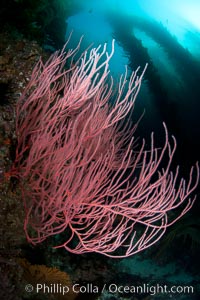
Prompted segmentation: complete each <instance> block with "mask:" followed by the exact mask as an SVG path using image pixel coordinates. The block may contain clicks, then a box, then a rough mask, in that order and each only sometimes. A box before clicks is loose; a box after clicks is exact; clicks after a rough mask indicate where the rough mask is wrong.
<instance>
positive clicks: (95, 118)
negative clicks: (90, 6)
mask: <svg viewBox="0 0 200 300" xmlns="http://www.w3.org/2000/svg"><path fill="white" fill-rule="evenodd" d="M80 42H81V41H80ZM65 47H66V45H65ZM65 47H64V48H63V49H62V50H61V51H60V52H56V53H55V54H53V55H52V56H51V57H50V58H49V60H48V61H47V62H46V63H45V64H43V62H42V60H41V59H40V60H39V62H38V63H37V65H36V66H35V68H34V70H33V73H32V76H31V78H30V81H29V83H28V85H27V87H26V88H25V90H24V92H23V94H22V96H21V97H20V99H19V101H18V103H17V107H16V132H17V138H18V146H17V150H16V160H15V164H14V169H13V174H15V175H16V176H17V177H18V178H19V179H20V186H21V190H22V196H23V201H24V207H25V215H26V216H25V222H24V229H25V233H26V237H27V239H28V241H29V242H31V243H32V244H37V243H40V242H42V241H44V240H45V239H46V238H47V237H49V236H53V235H57V234H61V233H62V238H63V236H65V241H64V242H62V244H61V245H58V246H57V248H59V247H64V248H66V249H67V250H68V251H70V252H72V253H76V254H81V253H86V252H98V253H101V254H104V255H107V256H110V257H127V256H130V255H132V254H134V253H137V252H140V251H142V250H144V249H146V248H147V247H149V246H151V245H152V244H154V243H155V242H156V241H158V240H159V239H160V238H161V236H162V235H163V234H164V233H165V231H166V228H167V227H168V226H170V225H171V224H173V223H174V222H176V221H177V220H178V219H179V218H180V217H181V216H183V215H184V214H185V213H186V212H187V211H188V210H189V209H190V208H191V207H192V205H193V203H194V199H195V197H193V199H191V198H190V196H191V193H192V192H193V191H194V190H195V188H196V187H197V184H198V181H199V168H198V164H196V172H197V175H195V174H194V168H193V167H192V168H191V172H190V175H189V180H188V182H186V181H185V180H184V179H180V180H178V173H179V168H178V167H177V169H176V171H175V173H174V174H173V173H172V172H171V171H170V166H171V163H172V159H173V155H174V151H175V149H176V140H175V138H174V137H172V142H170V141H169V136H168V131H167V128H166V125H165V124H164V129H165V143H164V146H163V147H162V148H159V149H158V148H157V147H155V145H154V136H153V134H152V136H151V148H150V149H147V150H146V149H145V141H144V140H143V142H142V144H141V146H140V148H139V149H138V148H136V145H135V141H136V140H135V138H134V133H135V128H136V125H137V124H135V125H134V126H132V127H131V120H130V117H129V118H127V120H126V122H122V120H124V119H125V117H127V116H128V115H129V114H130V111H133V109H134V104H135V100H136V97H137V95H138V92H139V89H140V86H141V81H142V78H143V75H144V72H145V69H144V70H143V72H142V73H141V75H139V76H138V72H139V68H138V69H137V70H136V71H135V72H133V73H132V75H131V76H130V79H129V80H128V79H127V69H126V72H125V74H124V75H122V76H121V78H120V81H119V84H118V85H117V88H116V87H114V84H113V79H112V77H110V76H109V61H110V59H111V57H112V55H113V54H114V40H113V42H112V50H111V53H110V54H109V53H108V52H107V50H106V44H105V45H104V46H103V47H101V46H99V47H97V48H93V49H91V50H90V51H89V50H87V51H85V52H83V53H81V54H80V56H79V57H78V58H77V55H78V52H79V48H80V43H79V44H78V46H77V47H76V48H75V49H74V50H68V51H67V52H65ZM75 58H76V59H75ZM66 66H68V67H67V68H66ZM145 68H146V67H145ZM110 99H115V101H114V103H112V104H111V103H110V102H111V101H110ZM164 157H165V158H166V157H168V160H167V163H166V167H165V168H161V170H159V169H160V164H161V161H163V158H164ZM178 207H179V209H178V210H176V211H175V212H174V210H175V209H177V208H178ZM172 210H173V212H172Z"/></svg>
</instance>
